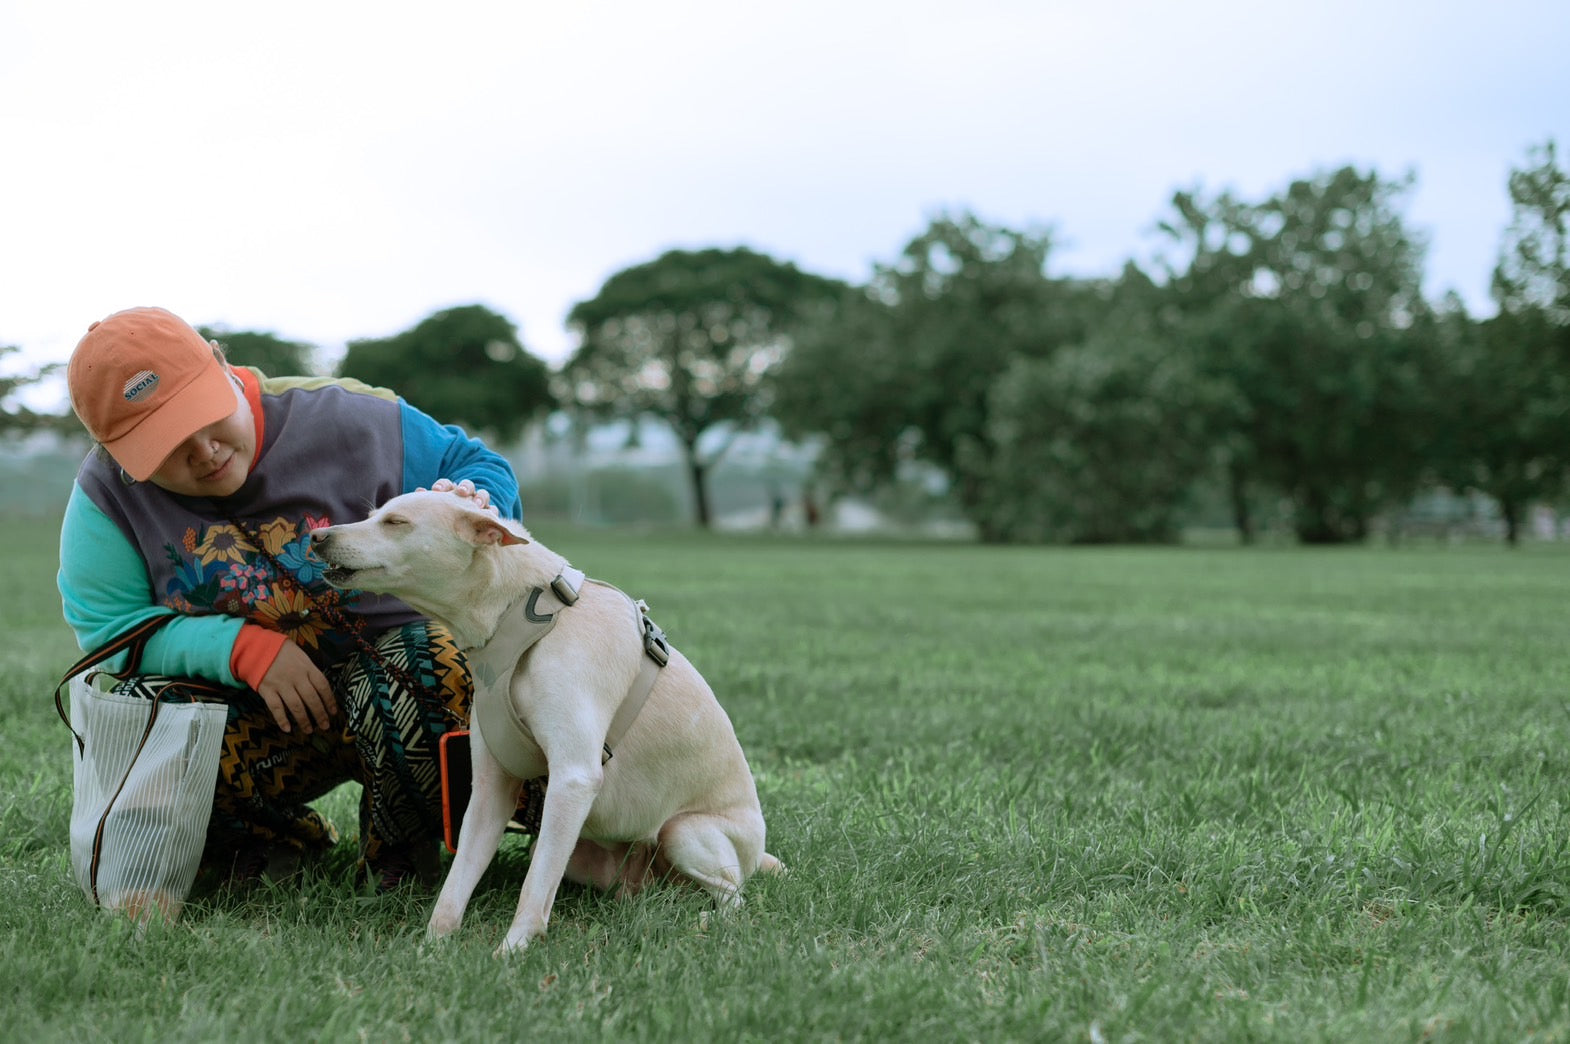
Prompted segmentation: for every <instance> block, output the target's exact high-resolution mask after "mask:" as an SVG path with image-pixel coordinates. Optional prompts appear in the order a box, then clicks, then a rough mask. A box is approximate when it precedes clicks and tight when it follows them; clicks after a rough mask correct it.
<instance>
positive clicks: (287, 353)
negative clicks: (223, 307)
mask: <svg viewBox="0 0 1570 1044" xmlns="http://www.w3.org/2000/svg"><path fill="white" fill-rule="evenodd" d="M196 329H197V332H198V333H200V334H201V335H202V336H203V337H205V338H207V339H208V340H209V341H217V342H218V343H219V344H221V345H223V348H224V355H225V356H226V357H227V358H228V360H229V361H230V362H231V363H233V364H235V365H237V366H254V367H256V368H257V369H258V370H261V371H262V372H263V373H265V374H267V376H269V377H298V376H303V375H306V374H311V373H314V372H315V371H316V367H315V355H316V348H315V347H314V346H313V345H309V344H306V343H305V342H303V341H286V340H284V339H283V338H281V337H278V336H277V335H276V334H271V333H262V332H260V331H256V330H222V329H216V328H212V327H206V326H199V327H197V328H196Z"/></svg>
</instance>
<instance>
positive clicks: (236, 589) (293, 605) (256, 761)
mask: <svg viewBox="0 0 1570 1044" xmlns="http://www.w3.org/2000/svg"><path fill="white" fill-rule="evenodd" d="M67 379H68V383H69V386H70V394H71V405H72V408H73V409H74V410H75V411H76V415H77V416H78V417H79V418H80V419H81V421H82V423H83V424H84V425H85V426H86V428H87V430H88V433H89V434H91V435H92V437H93V438H94V439H95V440H96V441H97V443H98V445H97V446H96V447H95V448H94V450H93V451H92V452H90V453H89V454H88V455H87V458H86V459H85V460H84V461H83V463H82V466H81V469H80V470H79V472H78V473H77V476H76V484H75V486H74V487H73V489H72V491H71V496H70V500H69V502H68V504H67V507H66V513H65V520H64V523H63V525H62V529H61V534H60V572H59V587H60V594H61V597H62V600H63V605H64V614H65V619H66V622H67V623H68V624H69V625H70V626H71V628H72V630H74V631H75V632H76V637H77V641H78V643H79V644H80V645H81V647H82V648H83V649H84V650H87V649H93V648H97V647H98V646H100V645H102V644H104V643H105V642H107V641H109V640H110V639H113V638H115V637H116V636H118V635H121V634H123V633H125V632H126V631H128V630H129V629H130V628H132V627H133V626H134V625H136V624H137V623H139V622H141V621H143V620H145V619H146V618H147V617H149V616H153V615H156V614H161V613H164V614H174V616H175V619H174V620H172V621H171V622H170V623H169V624H167V625H165V626H164V627H163V628H162V629H161V630H159V631H158V632H157V633H156V634H154V636H153V637H152V638H151V640H150V641H149V642H148V644H147V648H146V652H145V655H144V657H143V660H142V663H141V666H140V667H139V668H138V669H139V670H140V671H145V672H146V673H147V674H148V675H164V676H174V677H189V678H200V679H205V680H208V681H211V682H217V683H219V684H220V685H222V686H226V687H232V690H233V691H232V694H231V695H230V696H229V697H228V698H227V699H226V701H225V702H226V703H227V705H228V724H227V728H226V730H225V734H224V738H223V747H222V755H221V763H220V769H219V774H218V779H217V783H216V794H215V798H214V802H213V813H212V819H211V821H210V823H209V825H208V832H207V842H206V847H205V849H204V851H203V867H204V869H205V870H207V871H209V872H210V871H217V872H218V873H220V874H222V873H228V874H229V875H230V876H231V878H232V879H233V880H237V881H241V882H245V881H253V880H256V879H259V878H260V877H261V876H262V875H263V873H264V871H268V870H269V866H270V868H271V869H270V873H271V874H273V875H276V874H279V873H280V872H281V871H282V870H284V869H285V868H287V867H289V866H291V865H297V864H298V861H299V858H300V857H302V856H308V855H312V854H316V853H320V852H322V851H325V850H326V849H327V848H329V847H331V846H332V845H333V843H334V842H335V841H336V840H337V832H336V830H335V829H334V827H333V826H332V824H331V823H329V822H328V821H327V820H326V819H325V818H324V817H323V816H321V815H320V814H319V813H318V812H316V811H315V810H314V809H312V808H311V807H309V805H308V804H307V802H309V801H312V800H313V799H315V798H318V797H321V796H322V795H323V794H325V793H327V792H328V791H330V790H332V789H333V788H334V787H336V786H338V785H339V784H341V783H344V782H347V781H350V780H353V781H357V782H359V783H360V784H361V785H362V788H363V790H362V794H361V801H360V824H359V825H360V866H361V868H362V870H364V871H367V872H368V873H369V875H370V876H371V878H372V879H373V880H375V882H376V886H377V888H378V890H379V891H388V890H390V889H393V888H396V887H398V886H399V885H400V884H403V883H404V882H406V881H409V880H413V879H414V878H415V877H416V876H418V877H419V878H422V879H425V880H427V881H429V880H431V879H433V878H434V876H435V873H436V870H437V850H436V839H437V838H438V837H439V836H440V834H441V806H440V800H441V796H440V785H439V776H438V771H437V750H438V741H439V739H440V737H441V735H442V734H443V733H444V732H446V731H447V730H449V729H450V728H454V727H456V726H458V725H460V724H462V723H463V722H465V721H466V720H467V717H468V711H469V700H470V695H471V683H470V679H469V676H468V670H467V666H466V664H465V661H464V658H463V656H462V654H461V653H460V652H459V650H458V649H457V647H456V646H455V645H454V642H453V640H452V638H451V636H450V635H448V634H447V633H446V632H445V631H444V630H442V629H441V628H439V627H438V626H437V625H435V624H433V623H431V622H429V621H427V620H425V619H424V618H423V617H421V616H420V615H419V614H417V613H416V612H415V611H414V610H413V609H411V608H409V607H408V606H407V605H405V604H404V603H402V602H399V601H396V600H394V599H390V598H385V597H381V596H375V595H369V594H361V593H356V592H339V591H335V590H334V589H333V588H331V587H330V586H328V585H327V584H326V583H325V582H324V581H323V580H322V575H321V571H322V564H321V563H320V561H318V560H317V559H315V558H314V557H312V556H311V555H310V554H309V550H308V549H309V547H310V532H311V530H313V529H315V528H317V527H320V526H326V525H331V524H333V523H336V522H351V521H357V520H359V519H361V518H364V517H365V515H366V513H367V512H368V511H369V510H370V509H371V508H372V507H374V506H375V505H376V504H379V503H381V502H382V501H383V500H386V499H388V498H389V497H392V496H394V495H396V494H399V493H403V492H407V491H410V490H413V489H416V488H419V487H422V486H423V487H430V488H432V489H437V490H446V489H450V490H451V491H452V492H454V493H455V494H457V495H460V496H470V497H474V498H475V499H476V501H477V502H478V503H479V504H480V505H481V506H489V507H490V509H491V510H493V511H499V513H501V514H505V515H506V516H507V517H509V518H515V519H516V518H520V517H521V515H522V504H521V503H520V501H519V498H518V482H517V479H516V477H515V476H514V474H513V472H512V469H511V467H510V466H509V465H508V464H507V462H506V460H504V459H503V458H502V457H500V456H499V455H497V454H496V453H495V452H493V451H492V450H490V449H488V448H487V447H486V446H485V445H484V444H483V443H481V442H479V441H477V440H475V439H472V438H470V437H468V436H467V435H466V434H465V433H464V432H463V431H461V430H460V429H459V428H457V427H455V426H451V425H448V426H443V425H441V424H438V423H437V422H436V421H434V420H433V419H431V418H430V417H429V416H427V415H426V414H424V413H422V412H420V411H419V410H417V409H415V408H414V407H412V406H410V405H409V404H408V403H406V402H404V401H403V400H402V399H400V398H398V397H397V396H396V395H394V394H393V393H392V392H389V391H386V390H384V389H378V388H371V387H369V386H367V385H364V384H361V383H359V382H356V381H349V380H329V379H324V378H313V379H305V378H284V379H271V378H268V377H266V376H264V375H263V374H262V373H261V372H260V371H258V370H255V369H251V368H248V367H239V366H230V365H229V364H228V363H227V361H226V360H225V358H224V356H223V353H222V350H221V348H220V346H219V345H218V344H217V343H216V342H209V341H207V340H205V339H204V338H203V337H202V335H201V334H199V333H198V332H197V331H196V330H195V329H194V328H192V327H191V326H189V325H188V324H187V323H185V322H184V321H183V320H181V319H180V318H178V317H177V316H175V315H173V314H172V313H170V312H168V311H165V310H163V309H160V308H132V309H128V310H126V311H122V312H116V313H115V314H113V315H111V316H109V317H108V318H106V319H104V320H102V321H100V322H97V323H94V324H93V325H92V326H91V327H89V329H88V331H87V333H86V335H85V336H84V337H83V338H82V340H81V342H80V343H79V344H78V345H77V346H76V349H75V351H74V352H73V353H72V356H71V360H70V363H69V365H68V368H67Z"/></svg>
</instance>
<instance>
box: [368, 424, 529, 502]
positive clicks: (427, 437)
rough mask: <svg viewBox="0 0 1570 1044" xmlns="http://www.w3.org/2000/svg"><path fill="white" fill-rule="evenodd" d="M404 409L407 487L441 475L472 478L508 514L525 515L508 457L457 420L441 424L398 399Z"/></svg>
mask: <svg viewBox="0 0 1570 1044" xmlns="http://www.w3.org/2000/svg"><path fill="white" fill-rule="evenodd" d="M398 404H399V406H400V407H401V408H402V410H403V491H404V492H405V493H408V492H409V491H410V490H414V489H419V488H421V487H422V486H423V487H427V488H429V486H430V484H431V483H432V482H435V481H436V480H437V479H439V478H445V479H452V480H453V481H454V482H461V481H463V480H464V479H468V480H469V481H470V482H473V483H474V485H475V488H476V489H483V490H485V491H486V492H488V493H490V495H491V503H492V504H494V505H496V510H497V511H499V512H501V514H503V515H504V516H506V517H507V518H516V519H521V518H523V502H522V501H521V500H520V499H519V497H518V478H517V476H516V475H514V474H513V470H512V465H511V464H509V463H507V458H506V457H503V456H502V455H501V454H499V453H497V452H496V451H495V450H493V449H491V448H490V447H488V446H486V445H485V443H483V442H481V441H480V440H479V439H475V438H470V437H469V435H468V433H466V432H465V431H464V430H463V429H462V428H460V427H458V426H457V425H456V424H438V423H436V421H435V420H433V419H432V418H431V416H430V415H429V414H426V413H422V412H421V411H420V410H418V409H416V408H415V407H413V406H410V405H409V404H408V403H407V402H404V401H403V400H402V399H400V400H398Z"/></svg>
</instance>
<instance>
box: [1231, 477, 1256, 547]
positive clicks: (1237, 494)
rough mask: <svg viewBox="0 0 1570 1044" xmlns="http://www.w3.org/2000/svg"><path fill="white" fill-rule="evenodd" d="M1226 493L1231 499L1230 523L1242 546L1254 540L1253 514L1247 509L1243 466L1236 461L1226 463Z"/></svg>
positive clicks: (1246, 483)
mask: <svg viewBox="0 0 1570 1044" xmlns="http://www.w3.org/2000/svg"><path fill="white" fill-rule="evenodd" d="M1227 494H1228V495H1229V496H1230V497H1231V499H1232V524H1233V525H1234V526H1236V527H1237V535H1238V539H1239V540H1241V541H1242V542H1243V544H1244V546H1247V545H1250V544H1252V543H1253V542H1254V516H1253V514H1252V513H1251V512H1250V511H1249V509H1248V482H1247V479H1246V477H1245V476H1244V474H1243V466H1242V465H1241V464H1239V463H1237V462H1236V461H1233V462H1231V463H1230V464H1228V465H1227Z"/></svg>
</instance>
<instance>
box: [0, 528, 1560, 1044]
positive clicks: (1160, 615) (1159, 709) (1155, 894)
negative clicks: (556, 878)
mask: <svg viewBox="0 0 1570 1044" xmlns="http://www.w3.org/2000/svg"><path fill="white" fill-rule="evenodd" d="M56 532H57V531H56V529H55V528H54V527H53V526H52V525H43V526H40V525H38V524H37V523H33V522H21V521H14V522H10V523H6V522H3V521H0V533H3V535H4V539H3V541H0V547H3V548H4V550H3V551H0V582H3V584H4V588H3V589H4V591H5V595H6V609H5V620H6V622H7V627H6V638H7V643H6V647H5V649H4V651H3V653H0V656H3V657H4V659H3V668H0V730H3V731H0V735H3V737H4V746H3V750H4V755H3V757H0V860H3V868H0V875H3V877H0V881H3V890H4V891H3V894H4V902H3V903H0V924H3V930H0V982H3V983H4V984H5V987H6V989H7V990H8V991H9V992H10V994H11V997H10V998H9V999H8V1002H7V1003H6V1004H5V1010H6V1015H5V1019H4V1025H3V1027H0V1037H3V1038H5V1039H9V1040H22V1041H30V1042H32V1041H51V1040H58V1039H69V1040H114V1041H124V1040H140V1039H146V1040H158V1041H166V1040H200V1041H209V1040H266V1041H285V1040H289V1041H299V1040H331V1041H338V1040H356V1039H370V1040H400V1039H408V1040H420V1041H425V1040H524V1041H527V1040H542V1041H567V1040H570V1041H580V1040H598V1039H612V1038H616V1039H635V1040H660V1041H664V1040H672V1041H676V1040H680V1041H687V1040H705V1041H706V1040H715V1041H732V1040H765V1039H769V1040H775V1039H784V1040H923V1041H925V1040H943V1041H947V1040H956V1041H959V1040H966V1041H969V1040H975V1041H1003V1040H1007V1041H1035V1040H1041V1041H1057V1040H1064V1041H1085V1040H1094V1041H1102V1040H1105V1041H1122V1040H1131V1041H1182V1040H1201V1041H1204V1040H1280V1041H1303V1040H1337V1041H1373V1040H1378V1041H1401V1040H1456V1041H1520V1040H1565V1039H1567V1038H1570V962H1567V959H1566V950H1567V946H1566V941H1567V928H1570V847H1567V846H1570V742H1567V741H1570V694H1567V686H1570V649H1567V646H1566V642H1565V633H1566V631H1565V623H1564V612H1565V608H1566V598H1565V594H1566V591H1567V589H1570V551H1561V550H1558V549H1555V548H1544V547H1529V548H1526V549H1524V550H1522V551H1519V552H1514V553H1512V552H1508V551H1505V550H1504V549H1502V548H1492V547H1470V548H1437V547H1426V548H1411V549H1401V550H1389V549H1383V548H1378V549H1375V548H1367V549H1347V550H1298V549H1284V548H1277V549H1261V550H1240V549H1204V550H1200V549H1162V550H1145V549H1138V550H1135V549H1078V550H1069V549H1030V548H982V547H969V546H953V545H942V544H917V543H869V542H815V541H810V540H802V539H784V538H781V539H765V538H744V537H705V536H699V535H694V534H674V535H671V534H656V535H640V534H634V533H603V532H583V531H576V530H567V529H560V530H556V529H553V528H552V527H549V526H542V527H540V530H539V532H538V534H537V535H539V536H540V537H542V538H543V539H545V540H546V542H547V543H550V544H551V545H552V546H553V547H555V548H556V549H557V550H560V551H562V552H564V553H566V554H567V555H568V556H569V557H570V558H572V559H573V561H574V562H575V564H577V565H579V566H580V567H583V568H584V569H586V570H587V571H588V572H589V573H590V575H592V576H598V577H601V578H604V579H607V580H610V581H612V582H614V583H617V584H618V585H620V586H621V587H623V588H625V589H627V590H628V591H630V592H631V593H633V594H635V595H638V596H641V597H644V598H646V599H647V600H648V601H649V602H650V604H651V605H652V607H653V610H654V615H655V618H656V619H657V620H659V622H660V623H661V624H662V625H663V626H664V627H665V629H666V630H667V631H668V632H669V634H670V635H671V638H672V640H673V641H674V642H675V643H676V644H677V645H678V646H679V647H681V648H682V649H683V650H684V651H685V652H686V653H687V654H688V655H689V656H690V657H691V658H692V659H693V661H694V662H695V663H697V665H698V666H699V667H700V668H701V669H702V670H703V671H704V672H705V673H706V674H707V675H708V677H709V679H710V680H711V681H712V682H713V684H714V687H715V690H716V691H717V692H718V694H719V696H720V699H721V701H722V702H723V703H724V704H725V705H726V707H727V708H728V710H729V711H730V714H731V717H732V719H733V720H734V721H735V724H736V728H737V731H738V733H739V734H740V737H741V740H742V743H743V745H744V746H745V747H746V749H747V751H748V754H749V756H750V758H751V762H752V766H753V770H754V772H755V774H756V775H757V778H758V784H759V791H760V795H761V797H762V800H763V806H764V812H765V814H766V815H767V817H768V820H769V847H770V849H771V850H772V851H774V852H775V853H777V854H778V855H780V856H781V857H782V858H783V859H784V860H785V861H786V863H788V864H789V866H790V868H791V872H790V874H789V875H788V876H785V877H782V878H769V879H765V878H756V879H754V881H753V883H752V886H751V887H750V889H749V893H748V895H749V900H748V904H747V906H746V907H745V909H743V910H742V911H741V912H740V913H739V914H737V915H736V916H735V917H732V918H720V917H717V916H713V917H711V916H709V914H708V911H709V903H708V901H707V900H706V899H705V898H704V897H702V896H701V895H698V894H696V893H689V892H686V891H682V890H678V889H674V888H666V889H660V890H656V891H653V892H650V893H646V894H645V895H643V896H641V897H639V898H637V899H635V900H632V901H629V902H618V901H616V900H613V899H609V898H605V897H601V896H599V895H596V894H592V893H588V892H585V891H581V890H577V889H573V888H571V887H570V886H568V887H564V888H563V890H562V895H561V898H560V899H559V900H558V903H557V908H556V911H555V914H554V919H553V921H552V924H551V931H550V934H549V935H548V937H547V938H546V940H545V941H543V942H542V943H539V944H537V945H536V946H535V947H533V948H531V949H530V950H529V951H527V952H526V953H525V954H524V955H522V956H520V957H518V958H514V959H511V960H497V959H495V958H493V957H492V956H491V951H492V948H493V947H494V946H495V944H496V943H497V942H498V941H499V939H500V938H501V935H502V933H503V931H504V929H505V927H506V924H507V923H508V921H509V920H510V918H511V915H512V909H513V905H514V903H515V901H516V896H517V888H518V885H519V883H520V881H521V880H522V876H523V873H524V870H525V868H526V866H527V848H526V847H525V846H524V844H523V842H522V840H521V839H517V838H513V839H509V841H508V842H507V843H506V844H505V845H504V848H503V853H502V856H501V858H500V859H499V861H498V863H497V864H496V865H495V866H493V867H492V869H491V871H490V872H489V873H488V874H487V876H486V878H485V881H484V882H482V884H481V888H480V892H479V894H478V895H477V896H476V899H475V902H474V903H473V905H472V906H471V908H470V912H469V917H468V920H467V921H466V923H465V927H464V930H463V932H462V933H461V934H460V935H459V936H458V937H457V938H456V940H455V941H451V942H449V943H447V944H445V945H432V944H428V943H427V942H426V941H425V940H424V936H423V932H424V922H425V918H426V916H427V914H428V912H429V908H430V903H431V900H432V898H433V897H432V896H431V895H419V896H410V897H402V896H399V897H392V898H386V899H378V898H375V897H372V896H369V895H366V894H364V893H362V892H361V891H360V890H358V889H357V888H356V886H355V884H354V882H353V880H352V865H353V859H352V845H351V844H345V845H342V846H340V849H341V850H342V852H341V854H340V855H336V856H335V857H334V858H330V859H328V860H327V861H326V862H325V863H324V864H323V865H321V866H320V867H319V868H317V869H316V870H314V871H313V872H312V873H311V874H310V875H309V876H307V877H306V878H305V879H304V880H303V881H299V882H296V883H289V884H284V885H279V886H271V887H268V888H265V889H262V890H260V891H258V892H256V893H253V894H251V895H248V896H244V897H233V896H224V895H221V894H220V895H218V896H215V897H212V898H208V899H204V900H201V901H199V902H197V903H196V904H195V905H194V906H193V907H192V908H190V909H189V910H188V912H187V915H186V917H185V918H184V919H183V920H182V921H181V922H180V923H179V924H178V925H175V926H173V927H168V926H155V927H154V928H153V929H152V930H150V931H147V932H145V933H140V934H139V933H137V932H136V931H134V930H131V929H130V927H129V926H128V925H127V924H126V923H125V922H124V921H122V920H117V919H115V918H112V917H109V916H106V915H103V914H100V913H99V912H97V911H95V910H94V909H92V908H91V907H89V906H88V905H87V903H86V902H85V900H84V899H83V898H82V896H81V895H80V893H79V892H78V891H77V890H76V888H75V885H74V884H73V882H72V881H71V878H70V871H69V864H68V855H67V819H68V814H69V805H70V755H69V737H68V734H67V733H66V731H65V729H64V727H63V726H62V725H61V724H60V723H59V721H58V720H57V719H56V717H55V713H54V709H53V707H52V706H51V704H50V697H49V694H50V690H51V689H52V687H53V684H54V681H55V676H56V675H57V674H58V673H59V672H60V671H61V670H62V669H63V668H64V667H65V666H67V665H68V664H69V663H70V662H71V660H73V659H74V658H75V652H76V650H75V646H74V643H73V642H72V640H71V638H70V636H69V633H68V632H67V631H66V629H65V627H64V625H63V624H62V623H61V622H60V620H59V604H58V598H57V596H56V594H55V591H54V586H53V575H54V560H55V544H56ZM349 789H350V788H343V789H341V790H340V791H338V792H335V793H334V794H333V795H331V796H330V798H329V799H328V801H327V802H326V804H327V805H328V806H329V808H330V810H331V811H332V814H333V815H334V817H335V819H336V820H337V821H338V823H339V826H340V828H342V829H344V830H345V834H346V837H347V835H350V834H352V833H353V830H354V815H353V807H354V795H353V794H352V793H349V792H348V791H349Z"/></svg>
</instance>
